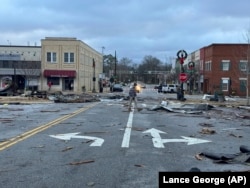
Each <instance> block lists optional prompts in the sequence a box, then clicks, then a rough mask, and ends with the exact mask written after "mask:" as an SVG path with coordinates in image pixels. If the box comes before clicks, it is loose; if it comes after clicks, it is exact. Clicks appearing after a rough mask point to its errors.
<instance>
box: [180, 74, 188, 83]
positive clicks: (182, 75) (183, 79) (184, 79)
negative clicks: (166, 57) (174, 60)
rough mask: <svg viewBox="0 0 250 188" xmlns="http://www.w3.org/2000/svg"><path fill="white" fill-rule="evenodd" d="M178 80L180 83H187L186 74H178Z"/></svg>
mask: <svg viewBox="0 0 250 188" xmlns="http://www.w3.org/2000/svg"><path fill="white" fill-rule="evenodd" d="M179 79H180V81H181V82H185V81H187V74H186V73H180V75H179Z"/></svg>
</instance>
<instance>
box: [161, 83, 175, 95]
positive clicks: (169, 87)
mask: <svg viewBox="0 0 250 188" xmlns="http://www.w3.org/2000/svg"><path fill="white" fill-rule="evenodd" d="M178 87H179V85H178V84H167V85H164V86H163V87H162V92H163V93H176V92H177V90H178Z"/></svg>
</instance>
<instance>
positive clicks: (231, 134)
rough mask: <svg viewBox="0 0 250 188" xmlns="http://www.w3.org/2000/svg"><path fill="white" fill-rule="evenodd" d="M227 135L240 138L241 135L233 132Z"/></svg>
mask: <svg viewBox="0 0 250 188" xmlns="http://www.w3.org/2000/svg"><path fill="white" fill-rule="evenodd" d="M229 136H233V137H236V138H242V137H243V136H240V135H235V134H233V133H230V134H229Z"/></svg>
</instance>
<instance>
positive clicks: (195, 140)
mask: <svg viewBox="0 0 250 188" xmlns="http://www.w3.org/2000/svg"><path fill="white" fill-rule="evenodd" d="M181 137H182V138H183V139H163V140H162V141H163V143H167V142H187V145H193V144H202V143H207V142H211V141H209V140H202V139H199V138H192V137H186V136H181Z"/></svg>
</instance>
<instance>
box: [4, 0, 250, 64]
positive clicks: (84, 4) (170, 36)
mask: <svg viewBox="0 0 250 188" xmlns="http://www.w3.org/2000/svg"><path fill="white" fill-rule="evenodd" d="M0 2H1V6H0V36H1V37H0V44H1V45H9V44H11V45H28V44H29V45H35V44H36V45H41V39H44V38H45V37H76V38H77V39H78V40H82V41H83V42H85V43H87V44H88V45H89V46H91V47H93V48H94V49H95V50H97V51H99V52H100V53H102V52H104V54H106V55H107V54H113V55H114V54H115V51H116V55H117V58H118V60H119V59H121V58H123V57H126V58H129V59H131V60H132V61H133V62H134V63H140V62H141V61H142V60H143V58H144V57H145V56H147V55H151V56H153V57H156V58H158V59H160V60H161V61H162V62H166V61H167V60H168V59H169V58H170V57H176V53H177V52H178V51H179V50H181V49H184V50H186V51H187V53H191V52H194V51H196V50H198V49H200V48H202V47H204V46H207V45H210V44H212V43H246V42H247V40H246V38H244V35H246V34H247V32H248V31H249V29H250V11H249V7H250V0H238V1H235V0H188V1H186V0H71V1H68V0H67V1H66V0H0ZM102 47H105V49H104V48H102ZM102 49H104V50H102Z"/></svg>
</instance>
